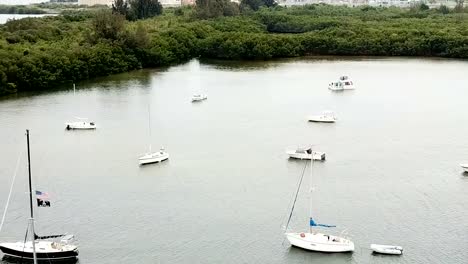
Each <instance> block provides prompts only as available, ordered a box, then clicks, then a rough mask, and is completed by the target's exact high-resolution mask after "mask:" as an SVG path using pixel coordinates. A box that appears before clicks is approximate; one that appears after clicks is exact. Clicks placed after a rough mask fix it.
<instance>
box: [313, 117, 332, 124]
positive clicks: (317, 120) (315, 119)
mask: <svg viewBox="0 0 468 264" xmlns="http://www.w3.org/2000/svg"><path fill="white" fill-rule="evenodd" d="M309 122H315V123H335V119H331V118H330V119H325V118H316V117H309Z"/></svg>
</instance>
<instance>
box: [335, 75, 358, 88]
mask: <svg viewBox="0 0 468 264" xmlns="http://www.w3.org/2000/svg"><path fill="white" fill-rule="evenodd" d="M328 89H330V90H332V91H343V90H353V89H355V87H354V83H353V81H352V80H351V79H350V78H349V77H348V76H346V75H343V76H340V78H339V80H338V81H337V82H332V83H330V84H329V85H328Z"/></svg>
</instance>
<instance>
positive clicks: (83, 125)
mask: <svg viewBox="0 0 468 264" xmlns="http://www.w3.org/2000/svg"><path fill="white" fill-rule="evenodd" d="M76 119H78V121H75V122H70V123H65V126H66V127H65V128H66V129H67V130H71V129H82V130H88V129H96V123H94V122H88V121H87V120H88V119H87V118H80V117H77V118H76Z"/></svg>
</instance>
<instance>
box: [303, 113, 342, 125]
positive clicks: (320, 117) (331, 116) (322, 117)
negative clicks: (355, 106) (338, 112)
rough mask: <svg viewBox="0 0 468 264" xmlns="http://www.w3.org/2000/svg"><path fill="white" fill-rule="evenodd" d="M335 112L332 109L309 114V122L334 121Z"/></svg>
mask: <svg viewBox="0 0 468 264" xmlns="http://www.w3.org/2000/svg"><path fill="white" fill-rule="evenodd" d="M335 121H336V117H335V113H333V112H332V111H323V112H322V114H321V115H315V116H309V122H320V123H335Z"/></svg>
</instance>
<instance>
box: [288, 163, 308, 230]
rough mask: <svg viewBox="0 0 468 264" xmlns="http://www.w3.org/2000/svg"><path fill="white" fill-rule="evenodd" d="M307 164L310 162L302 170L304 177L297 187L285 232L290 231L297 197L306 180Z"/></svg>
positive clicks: (302, 176)
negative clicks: (303, 181)
mask: <svg viewBox="0 0 468 264" xmlns="http://www.w3.org/2000/svg"><path fill="white" fill-rule="evenodd" d="M307 164H308V162H305V165H304V169H302V175H301V178H300V180H299V184H298V185H297V190H296V195H295V196H294V201H293V204H292V207H291V212H290V213H289V218H288V222H287V223H286V227H285V230H288V227H289V222H291V218H292V214H293V212H294V206H295V205H296V201H297V196H298V194H299V190H300V189H301V185H302V180H303V179H304V174H305V171H306V168H307Z"/></svg>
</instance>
